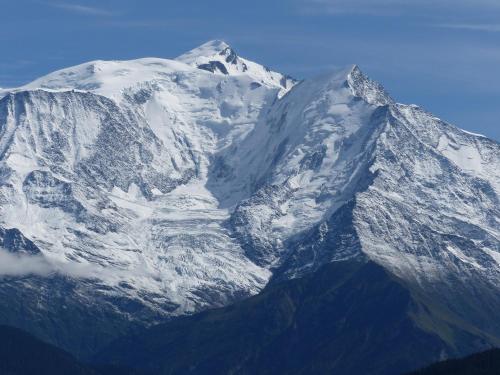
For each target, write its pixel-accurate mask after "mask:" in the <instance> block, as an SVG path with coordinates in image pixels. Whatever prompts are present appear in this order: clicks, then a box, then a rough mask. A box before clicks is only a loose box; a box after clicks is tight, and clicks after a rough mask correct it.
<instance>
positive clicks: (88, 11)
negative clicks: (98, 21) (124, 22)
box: [48, 3, 116, 16]
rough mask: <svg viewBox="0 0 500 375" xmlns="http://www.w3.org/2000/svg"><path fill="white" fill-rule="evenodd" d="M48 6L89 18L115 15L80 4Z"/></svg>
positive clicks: (51, 4) (108, 11)
mask: <svg viewBox="0 0 500 375" xmlns="http://www.w3.org/2000/svg"><path fill="white" fill-rule="evenodd" d="M48 5H50V6H52V7H54V8H59V9H64V10H67V11H69V12H73V13H80V14H84V15H89V16H113V15H115V14H116V12H114V11H110V10H106V9H102V8H97V7H91V6H87V5H81V4H66V3H48Z"/></svg>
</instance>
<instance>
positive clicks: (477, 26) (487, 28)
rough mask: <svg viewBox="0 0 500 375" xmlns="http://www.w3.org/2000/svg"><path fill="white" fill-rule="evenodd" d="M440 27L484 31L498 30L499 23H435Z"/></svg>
mask: <svg viewBox="0 0 500 375" xmlns="http://www.w3.org/2000/svg"><path fill="white" fill-rule="evenodd" d="M435 27H439V28H442V29H454V30H470V31H486V32H494V33H498V32H500V24H471V23H458V24H452V23H451V24H450V23H445V24H439V25H435Z"/></svg>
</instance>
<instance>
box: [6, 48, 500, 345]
mask: <svg viewBox="0 0 500 375" xmlns="http://www.w3.org/2000/svg"><path fill="white" fill-rule="evenodd" d="M2 95H3V98H2V99H0V200H1V202H2V204H1V205H0V228H1V229H2V231H0V235H1V236H3V240H2V241H3V243H4V245H3V246H4V247H6V248H8V249H9V250H10V251H11V252H13V253H16V254H19V253H20V252H21V251H24V252H25V253H26V251H27V250H26V249H25V246H22V244H29V246H30V248H31V249H32V250H33V248H34V247H36V249H37V251H35V252H34V253H35V254H34V255H29V256H30V257H33V256H35V257H43V259H44V262H46V263H47V264H49V265H50V267H52V272H50V273H49V274H47V273H46V272H45V273H42V272H40V273H37V272H36V269H35V270H34V271H33V270H31V271H30V273H35V274H36V277H34V278H33V279H32V280H37V281H36V282H37V283H38V282H40V281H39V280H40V277H41V279H42V280H45V281H42V282H47V280H51V279H52V278H56V279H58V278H59V277H60V275H61V274H62V275H63V276H64V277H65V279H66V281H67V282H69V283H70V284H71V285H72V286H71V288H69V289H70V291H64V290H59V291H58V292H57V293H58V294H60V295H68V296H69V297H67V299H66V300H65V301H66V302H65V303H68V304H75V305H78V304H89V305H90V306H92V305H93V303H94V302H93V301H100V299H104V300H106V303H107V304H106V306H108V307H106V309H109V310H110V311H112V313H113V314H118V315H122V316H126V319H130V320H141V319H143V315H144V314H146V313H145V309H146V310H147V311H148V313H147V314H146V315H147V316H148V317H150V316H151V314H153V315H154V316H157V317H158V316H175V315H182V314H186V313H192V312H196V311H199V310H203V309H206V308H208V307H214V306H221V305H225V304H227V303H229V302H231V301H234V300H236V299H241V298H243V297H245V296H249V295H253V294H257V293H259V291H261V290H262V289H263V288H264V287H265V286H266V284H267V283H268V282H269V281H270V280H271V278H273V279H276V280H280V279H283V278H296V277H300V276H302V275H304V274H306V273H309V272H313V271H315V270H317V269H318V268H319V267H320V266H322V265H323V264H325V263H328V262H332V261H338V260H345V259H369V260H371V261H373V262H375V263H377V264H379V265H381V266H382V267H384V268H385V269H386V270H388V271H389V272H390V273H392V274H393V275H395V277H398V278H400V279H402V280H404V281H405V282H407V283H408V285H411V286H412V287H414V288H415V290H416V293H424V294H425V295H427V296H429V298H430V297H431V296H432V298H434V297H435V296H441V297H442V299H441V301H442V302H443V306H445V307H446V309H450V311H452V312H453V313H455V314H456V316H454V317H453V319H462V320H464V321H467V324H469V325H470V326H471V327H472V328H470V330H471V331H474V332H476V333H477V332H480V334H481V335H483V336H485V337H486V336H489V337H490V338H491V340H490V341H494V340H497V339H498V340H500V324H499V323H498V322H496V323H491V322H490V320H489V317H491V314H492V313H493V314H494V312H495V311H496V310H495V309H497V307H500V298H499V295H500V242H499V239H500V225H499V221H500V219H499V218H500V208H499V207H500V205H499V198H498V196H499V191H500V174H499V173H498V171H499V170H500V145H499V144H498V143H497V142H495V141H493V140H490V139H488V138H485V137H483V136H479V135H474V134H470V133H468V132H465V131H463V130H460V129H458V128H455V127H453V126H451V125H449V124H447V123H446V122H444V121H442V120H440V119H438V118H436V117H434V116H433V115H431V114H429V113H427V112H425V111H424V110H423V109H421V108H419V107H417V106H413V105H403V104H398V103H396V102H395V101H394V100H393V99H392V98H391V97H390V96H389V95H388V94H387V93H386V92H385V91H384V89H383V88H382V87H381V86H380V85H379V84H377V83H375V82H373V81H371V80H370V79H369V78H367V77H366V76H365V75H364V74H363V73H362V72H361V70H360V69H359V68H358V67H357V66H354V67H349V68H347V69H344V70H340V71H336V72H332V73H329V74H325V75H323V76H320V77H317V78H314V79H310V80H305V81H302V82H300V83H298V82H297V81H296V80H294V79H292V78H290V77H288V76H286V75H282V74H280V73H276V72H273V71H270V70H269V69H267V68H265V67H263V66H261V65H259V64H256V63H254V62H251V61H249V60H246V59H243V58H241V57H239V56H238V55H237V54H236V52H235V51H234V50H233V49H232V48H231V47H229V46H228V45H227V44H225V43H224V42H220V41H212V42H209V43H206V44H204V45H202V46H200V47H198V48H196V49H194V50H192V51H190V52H188V53H186V54H184V55H182V56H180V57H178V58H176V59H174V60H167V59H157V58H145V59H139V60H133V61H94V62H90V63H86V64H82V65H79V66H76V67H72V68H68V69H64V70H61V71H58V72H55V73H52V74H49V75H47V76H45V77H42V78H40V79H37V80H36V81H34V82H32V83H30V84H28V85H26V86H24V87H20V88H17V89H12V90H9V91H7V92H4V93H3V94H2ZM7 231H11V232H7ZM12 231H16V232H15V233H16V235H17V236H18V240H17V241H13V240H12V238H11V237H12V236H11V235H7V234H5V233H13V232H12ZM14 242H15V243H16V244H17V245H16V246H14V245H12V246H10V245H9V246H6V245H5V243H7V244H12V243H14ZM19 244H21V245H19ZM16 249H17V251H16ZM30 253H33V251H31V252H30ZM24 256H26V255H23V257H24ZM19 259H20V258H19ZM23 261H26V260H24V259H23ZM44 269H46V268H44ZM26 276H27V275H20V276H19V277H22V283H20V282H19V280H18V279H16V278H15V277H14V279H12V275H11V276H9V277H11V278H10V279H9V280H10V281H9V282H10V283H11V284H9V287H8V288H9V289H8V290H9V293H10V294H9V295H12V293H14V292H12V290H14V291H19V290H33V288H36V286H35V285H34V284H33V283H34V282H35V281H34V282H30V278H29V277H27V278H26ZM80 281H82V282H80ZM83 281H85V282H83ZM12 283H15V287H12V285H14V284H12ZM7 284H8V283H4V285H7ZM56 285H58V286H56V287H58V288H63V286H61V284H56ZM63 285H64V288H66V287H67V286H66V284H63ZM1 288H2V287H1V286H0V289H1ZM6 288H7V286H5V287H4V290H7V289H6ZM47 288H49V289H50V288H54V286H48V287H47ZM457 290H462V295H463V296H469V295H470V296H472V297H471V298H472V299H471V300H470V301H471V302H470V303H468V304H466V306H465V307H463V306H464V305H463V304H462V305H461V307H460V308H458V307H457V304H458V303H459V302H458V301H457V300H456V299H454V295H453V293H451V292H450V291H457ZM478 290H481V292H480V293H478ZM483 291H484V292H483ZM51 292H52V291H51ZM449 292H450V293H449ZM47 293H49V292H48V291H47ZM14 294H15V293H14ZM23 295H25V294H24V292H23V293H19V294H18V295H17V294H16V295H15V296H14V297H11V298H13V299H16V298H17V299H19V298H23V297H22V296H23ZM65 298H66V297H65ZM464 298H465V297H464ZM43 301H50V298H46V299H43ZM124 301H127V302H124ZM44 303H46V304H49V302H39V303H37V304H34V305H33V309H35V310H36V309H37V308H41V309H46V310H50V309H51V308H52V306H50V305H44ZM477 303H481V305H480V306H478V305H477ZM130 304H133V306H136V307H134V308H130ZM106 311H107V310H106ZM34 314H38V312H34ZM9 319H11V321H14V322H15V323H17V325H22V324H23V323H21V322H16V321H15V317H9ZM488 326H489V328H488ZM478 334H479V333H478Z"/></svg>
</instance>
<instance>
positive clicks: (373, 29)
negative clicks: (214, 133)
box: [0, 0, 500, 140]
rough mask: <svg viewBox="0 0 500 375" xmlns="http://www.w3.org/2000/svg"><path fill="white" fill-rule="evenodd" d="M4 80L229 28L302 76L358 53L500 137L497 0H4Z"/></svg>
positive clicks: (265, 57) (393, 82) (403, 86)
mask: <svg viewBox="0 0 500 375" xmlns="http://www.w3.org/2000/svg"><path fill="white" fill-rule="evenodd" d="M0 10H1V11H0V25H1V28H0V46H1V47H0V87H13V86H18V85H21V84H23V83H27V82H29V81H30V80H33V79H34V78H36V77H38V76H40V75H43V74H46V73H49V72H51V71H53V70H56V69H59V68H63V67H66V66H70V65H75V64H78V63H82V62H85V61H89V60H94V59H130V58H136V57H145V56H156V57H166V58H168V57H175V56H176V55H179V54H181V53H182V52H185V51H186V50H189V49H191V48H193V47H195V46H197V45H199V44H201V43H203V42H205V41H207V40H209V39H223V40H225V41H227V42H228V43H229V44H231V45H232V46H233V47H234V48H235V49H236V51H237V52H238V53H239V54H240V55H242V56H244V57H247V58H249V59H251V60H254V61H257V62H260V63H264V64H265V65H268V66H270V67H272V68H273V69H276V70H279V71H281V72H284V73H289V74H291V75H293V76H296V77H297V78H307V77H309V76H312V75H315V74H318V73H321V72H324V71H327V70H328V69H333V68H335V67H340V66H346V65H349V64H353V63H356V64H358V65H359V66H360V67H361V69H362V70H363V71H365V72H366V73H367V74H368V75H369V76H371V77H372V78H374V79H376V80H378V81H379V82H381V83H382V84H383V85H384V86H385V87H386V89H387V90H388V91H389V92H390V93H391V94H392V96H393V97H394V98H396V99H397V100H398V101H400V102H403V103H415V104H419V105H422V106H423V107H425V108H426V109H428V110H429V111H431V112H433V113H434V114H436V115H437V116H439V117H441V118H442V119H444V120H447V121H449V122H451V123H454V124H456V125H458V126H460V127H462V128H465V129H467V130H470V131H473V132H479V133H481V134H485V135H487V136H489V137H492V138H495V139H497V140H500V0H433V1H431V0H281V1H273V0H267V1H263V0H252V1H250V0H245V1H240V0H232V1H229V0H227V1H226V0H222V1H218V0H203V1H200V0H184V1H182V0H178V1H169V0H164V1H160V0H100V1H84V0H81V1H65V0H15V1H13V0H0Z"/></svg>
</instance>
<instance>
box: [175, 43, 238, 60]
mask: <svg viewBox="0 0 500 375" xmlns="http://www.w3.org/2000/svg"><path fill="white" fill-rule="evenodd" d="M218 55H220V56H226V55H227V56H233V55H234V57H237V56H236V53H235V52H234V50H233V49H232V48H231V46H230V45H229V44H227V43H226V42H224V41H223V40H219V39H215V40H210V41H208V42H206V43H204V44H202V45H201V46H198V47H196V48H194V49H192V50H191V51H189V52H186V53H184V54H182V55H181V56H179V57H177V58H176V60H179V61H182V62H184V63H186V64H192V63H194V62H196V61H197V60H200V59H206V58H213V57H215V56H218Z"/></svg>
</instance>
